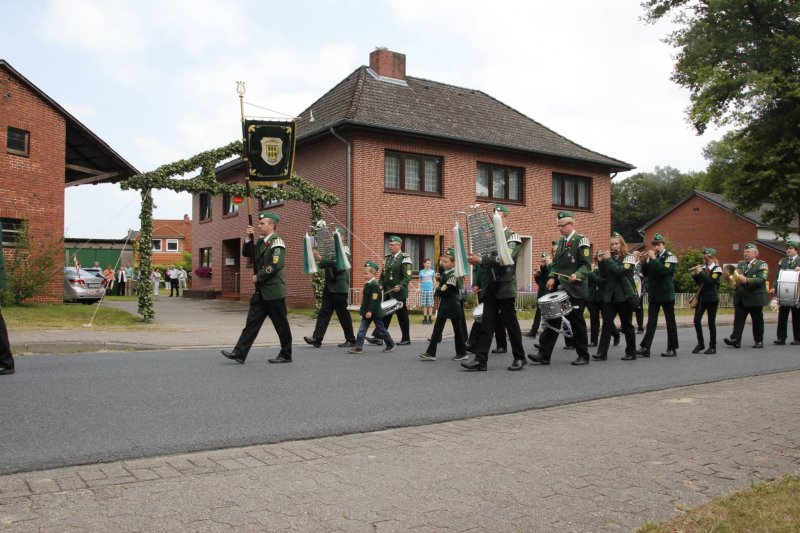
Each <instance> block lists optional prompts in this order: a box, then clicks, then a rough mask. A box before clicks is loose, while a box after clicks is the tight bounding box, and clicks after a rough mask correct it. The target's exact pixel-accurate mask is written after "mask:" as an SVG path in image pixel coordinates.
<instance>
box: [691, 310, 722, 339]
mask: <svg viewBox="0 0 800 533" xmlns="http://www.w3.org/2000/svg"><path fill="white" fill-rule="evenodd" d="M718 306H719V302H697V307H695V308H694V331H695V333H697V345H698V346H703V347H705V345H706V343H705V339H703V313H706V314H708V346H709V347H711V348H716V347H717V307H718Z"/></svg>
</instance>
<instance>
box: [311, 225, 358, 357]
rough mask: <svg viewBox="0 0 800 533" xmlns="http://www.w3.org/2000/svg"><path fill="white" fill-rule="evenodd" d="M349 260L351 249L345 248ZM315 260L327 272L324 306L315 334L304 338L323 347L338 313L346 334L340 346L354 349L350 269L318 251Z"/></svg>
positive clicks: (323, 294) (315, 252)
mask: <svg viewBox="0 0 800 533" xmlns="http://www.w3.org/2000/svg"><path fill="white" fill-rule="evenodd" d="M336 231H337V232H339V233H340V234H343V233H344V230H342V228H337V230H336ZM343 248H344V250H343V252H344V254H345V255H346V256H347V260H348V261H351V260H352V256H351V255H350V248H348V247H347V246H344V247H343ZM314 259H315V260H316V261H317V264H318V265H319V266H320V268H323V269H324V270H325V287H324V288H323V289H322V306H320V308H319V314H318V315H317V324H316V326H315V327H314V333H312V334H311V336H310V337H303V340H304V341H306V342H307V343H308V344H310V345H312V346H314V347H315V348H319V347H320V346H322V339H324V338H325V332H326V331H327V330H328V324H329V323H330V321H331V316H332V315H333V312H334V311H336V318H338V319H339V324H341V326H342V331H343V332H344V342H343V343H342V344H339V345H338V346H339V348H352V347H353V346H354V345H355V342H356V337H355V335H354V334H353V319H352V318H351V317H350V311H348V310H347V300H348V298H349V297H350V269H349V268H348V269H342V270H340V269H339V268H338V267H337V261H336V257H322V255H320V253H319V251H318V250H316V249H315V250H314Z"/></svg>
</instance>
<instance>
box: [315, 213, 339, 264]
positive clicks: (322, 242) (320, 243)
mask: <svg viewBox="0 0 800 533" xmlns="http://www.w3.org/2000/svg"><path fill="white" fill-rule="evenodd" d="M309 227H310V228H311V234H312V235H313V236H314V248H316V249H317V250H318V251H319V255H321V256H322V257H324V258H331V257H335V256H336V246H335V244H334V242H333V239H334V237H333V229H332V227H331V226H328V225H327V224H326V223H325V221H324V220H320V221H319V222H317V224H316V225H314V226H309Z"/></svg>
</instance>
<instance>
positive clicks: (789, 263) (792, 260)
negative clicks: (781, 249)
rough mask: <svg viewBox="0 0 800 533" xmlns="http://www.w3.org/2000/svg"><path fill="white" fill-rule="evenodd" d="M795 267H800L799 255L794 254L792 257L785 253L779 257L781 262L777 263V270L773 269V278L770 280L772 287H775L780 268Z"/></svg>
mask: <svg viewBox="0 0 800 533" xmlns="http://www.w3.org/2000/svg"><path fill="white" fill-rule="evenodd" d="M797 267H800V255H796V256H794V257H789V256H788V255H787V256H786V257H784V258H783V259H781V262H780V263H778V270H776V271H775V278H774V279H773V280H772V288H774V289H777V286H778V274H779V273H780V271H781V270H794V269H795V268H797Z"/></svg>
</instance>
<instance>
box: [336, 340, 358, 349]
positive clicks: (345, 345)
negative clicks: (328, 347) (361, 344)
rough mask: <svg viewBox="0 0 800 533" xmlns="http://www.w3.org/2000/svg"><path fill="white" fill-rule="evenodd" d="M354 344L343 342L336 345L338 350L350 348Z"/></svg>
mask: <svg viewBox="0 0 800 533" xmlns="http://www.w3.org/2000/svg"><path fill="white" fill-rule="evenodd" d="M355 345H356V343H355V342H353V341H344V342H343V343H342V344H337V345H336V346H338V347H339V348H352V347H353V346H355Z"/></svg>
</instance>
